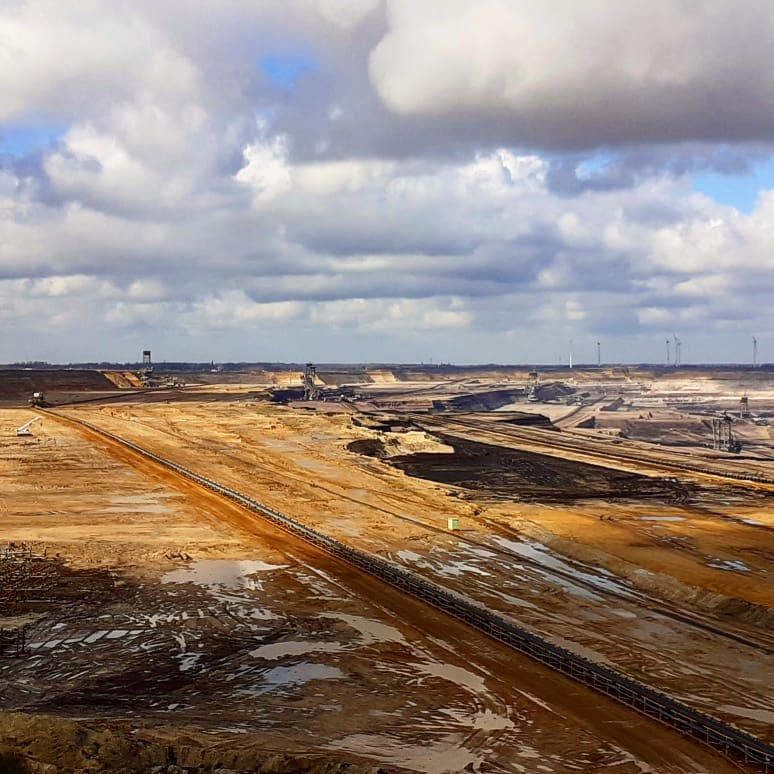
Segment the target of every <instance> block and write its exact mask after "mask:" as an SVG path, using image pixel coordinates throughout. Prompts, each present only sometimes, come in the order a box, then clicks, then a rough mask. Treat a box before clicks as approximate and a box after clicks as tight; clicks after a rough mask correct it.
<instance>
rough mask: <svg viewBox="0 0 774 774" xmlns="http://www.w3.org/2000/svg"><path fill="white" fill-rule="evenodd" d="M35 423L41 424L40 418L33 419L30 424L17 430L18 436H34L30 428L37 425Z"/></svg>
mask: <svg viewBox="0 0 774 774" xmlns="http://www.w3.org/2000/svg"><path fill="white" fill-rule="evenodd" d="M35 422H40V417H34V418H33V419H30V421H29V422H25V423H24V424H23V425H22V426H21V427H19V428H17V430H16V435H21V436H30V435H32V432H31V431H30V428H31V427H32V426H33V425H34V424H35Z"/></svg>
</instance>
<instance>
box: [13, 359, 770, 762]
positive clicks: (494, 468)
mask: <svg viewBox="0 0 774 774" xmlns="http://www.w3.org/2000/svg"><path fill="white" fill-rule="evenodd" d="M33 396H35V397H33ZM0 480H1V481H2V498H0V710H1V712H0V771H6V770H8V771H30V772H46V773H47V774H54V772H64V771H77V770H89V771H127V772H128V771H156V772H163V771H170V772H180V771H188V772H194V771H195V772H217V771H220V772H226V771H228V772H247V771H251V772H252V771H260V772H320V773H322V772H329V773H331V772H339V771H340V772H344V771H347V772H349V773H350V774H356V773H357V772H369V771H370V772H377V771H386V772H396V773H397V772H428V773H429V774H444V772H463V771H466V772H482V773H483V772H528V773H530V774H531V773H532V772H546V773H548V772H570V771H572V772H600V771H606V772H607V771H610V772H615V773H616V774H635V773H639V774H645V773H646V772H656V773H659V774H660V773H661V772H675V773H678V772H696V773H699V772H707V773H711V774H723V773H725V772H738V771H749V772H774V687H773V686H774V661H773V659H772V655H773V654H774V629H773V627H774V507H773V506H774V371H771V370H768V369H767V368H766V367H758V368H754V369H753V368H741V367H740V368H720V367H717V368H688V367H679V368H677V367H672V368H645V367H640V368H605V367H602V368H575V369H563V370H562V369H556V368H555V369H546V370H541V371H536V370H531V369H529V368H516V367H513V368H510V367H509V368H506V367H501V368H496V367H487V368H483V367H482V368H473V367H465V368H462V367H457V368H454V367H444V366H434V367H408V366H400V367H397V366H396V367H390V366H384V367H381V368H363V367H326V366H318V367H317V368H315V367H313V366H311V365H309V366H307V367H306V368H299V367H296V368H292V367H286V368H281V367H275V368H274V369H269V368H259V367H256V368H254V369H243V370H236V369H233V370H229V369H224V370H220V371H218V372H210V371H207V372H203V371H200V372H196V371H193V370H188V371H172V370H170V372H169V374H166V373H164V366H163V365H162V366H156V367H155V370H154V371H153V372H152V374H151V372H150V370H148V372H147V373H139V374H138V373H133V372H129V371H126V370H125V371H118V370H116V371H93V370H79V371H76V370H72V369H68V370H65V369H61V370H56V369H45V370H43V369H42V370H38V371H34V370H29V369H26V370H25V369H7V370H4V371H0ZM4 767H5V768H4ZM13 767H15V768H13Z"/></svg>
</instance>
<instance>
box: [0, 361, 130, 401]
mask: <svg viewBox="0 0 774 774" xmlns="http://www.w3.org/2000/svg"><path fill="white" fill-rule="evenodd" d="M116 389H117V388H116V385H115V383H114V382H112V381H111V380H110V379H108V377H107V376H105V374H103V373H102V372H100V371H90V370H80V369H51V370H48V369H44V368H41V369H26V368H19V369H15V368H9V369H3V370H0V401H1V402H8V403H23V404H25V405H26V404H27V402H28V401H29V399H30V398H31V397H32V393H33V392H43V393H47V394H49V395H51V394H56V393H81V392H112V391H115V390H116Z"/></svg>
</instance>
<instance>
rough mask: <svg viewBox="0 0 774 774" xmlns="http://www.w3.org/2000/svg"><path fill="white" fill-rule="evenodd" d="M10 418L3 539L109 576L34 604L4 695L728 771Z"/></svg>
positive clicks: (4, 676)
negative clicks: (108, 584) (106, 583)
mask: <svg viewBox="0 0 774 774" xmlns="http://www.w3.org/2000/svg"><path fill="white" fill-rule="evenodd" d="M84 413H86V412H84ZM22 415H24V416H22ZM25 417H26V412H2V413H0V427H2V429H3V444H2V447H0V448H2V454H0V475H1V476H2V481H3V488H4V492H6V497H5V498H4V500H3V519H2V522H1V523H0V540H2V541H4V542H5V541H16V542H19V541H22V540H25V541H28V542H29V543H30V544H31V545H32V546H33V547H34V548H35V549H37V550H42V549H44V548H47V549H48V550H49V553H53V552H61V553H63V554H65V555H68V556H71V557H73V560H74V561H73V564H74V566H75V567H76V568H87V567H94V566H95V565H99V566H102V567H107V568H110V569H111V570H112V571H113V575H114V577H115V578H116V589H115V590H114V591H113V592H112V593H110V594H109V595H102V596H100V595H96V596H89V595H88V593H87V591H88V590H87V589H84V596H83V599H82V601H81V602H80V603H78V604H64V605H61V606H58V607H55V608H51V609H48V610H44V611H43V612H42V613H40V612H38V613H36V614H34V615H32V616H31V621H32V625H31V628H30V630H29V653H30V655H29V656H27V657H24V658H22V659H19V660H16V659H4V660H2V661H0V700H2V706H3V708H4V709H5V710H14V709H15V710H21V711H24V712H25V713H31V714H45V715H49V716H51V715H55V716H63V717H68V716H77V717H79V718H87V719H89V718H90V719H92V720H95V719H101V720H102V721H103V722H104V723H105V724H106V725H108V726H111V727H114V728H127V729H131V728H135V729H136V728H140V729H142V730H143V733H145V734H152V733H153V730H152V729H153V728H158V729H162V728H163V729H164V730H163V733H164V735H166V736H167V737H169V735H170V734H173V733H174V729H175V728H178V729H180V728H182V727H184V728H185V729H186V733H187V734H194V735H195V734H197V733H206V734H207V736H208V738H210V739H215V738H220V739H223V738H226V739H227V738H234V735H235V734H237V735H239V736H238V738H239V739H240V742H239V745H240V746H247V745H249V744H256V743H260V744H261V745H262V746H263V747H264V748H266V749H269V750H280V751H289V752H294V753H300V752H303V753H317V754H323V755H328V756H331V757H336V756H345V757H347V758H349V759H353V760H362V761H366V762H368V761H370V762H379V763H382V764H388V765H389V766H390V767H391V768H393V769H395V770H400V769H404V770H414V771H429V772H439V773H440V772H443V771H460V770H462V769H464V768H465V767H466V766H472V767H474V768H475V767H480V766H481V765H483V764H486V766H488V767H489V768H490V770H496V771H533V770H541V771H566V770H568V769H572V770H580V771H599V770H600V769H603V768H604V769H606V770H607V769H608V768H609V769H610V770H613V771H619V772H637V771H643V770H646V769H647V767H650V768H651V769H652V770H656V771H665V772H668V771H674V772H678V771H680V772H682V771H695V772H699V771H725V770H732V769H731V768H730V766H728V765H726V764H725V762H724V761H723V760H722V759H719V758H717V757H716V756H714V755H713V754H711V753H709V752H707V751H705V750H703V749H701V748H699V747H698V746H696V745H694V744H692V743H689V742H686V741H684V740H682V739H680V737H679V736H677V735H676V734H674V733H672V732H670V731H668V730H665V729H662V728H661V727H659V726H658V725H656V724H654V723H652V722H650V721H647V720H645V719H642V718H640V717H638V716H636V715H635V714H633V713H630V712H628V711H626V710H622V709H621V708H619V707H618V706H616V705H614V704H612V703H611V702H609V701H607V700H605V699H603V698H601V697H598V696H596V695H594V694H593V693H591V692H589V691H586V690H584V689H582V688H580V687H578V686H574V685H573V684H571V683H568V682H567V681H565V680H564V679H562V678H560V677H558V676H556V675H554V674H553V673H551V672H549V671H547V670H544V669H542V668H540V667H538V666H536V665H535V664H533V663H532V662H530V661H527V660H524V659H521V658H519V657H517V656H514V654H513V653H512V652H510V651H508V650H506V649H503V648H502V647H501V646H499V645H497V644H495V643H492V642H490V641H489V640H487V639H486V638H484V637H483V636H480V635H478V634H477V633H475V632H473V631H471V630H469V629H467V628H466V627H464V626H462V625H461V624H458V623H456V622H454V621H451V620H449V619H447V618H446V617H445V616H443V615H440V614H438V613H435V612H434V611H432V610H431V609H428V608H426V607H424V606H423V605H420V604H418V603H415V602H413V601H411V600H409V599H406V598H405V597H404V596H403V595H401V594H398V593H397V592H394V591H391V590H390V589H388V588H385V587H384V586H383V585H382V584H380V583H378V582H376V581H373V580H371V579H369V578H367V577H364V576H361V575H360V574H358V573H356V572H354V571H352V570H350V569H349V568H346V567H344V566H341V565H339V564H338V563H335V562H332V561H331V560H329V559H328V558H326V557H324V556H321V555H316V554H315V553H314V552H313V551H311V550H310V549H309V548H308V547H307V546H305V545H300V544H297V543H295V542H294V541H292V540H291V539H290V538H288V537H287V536H284V535H282V534H280V533H275V532H274V531H273V530H271V529H269V528H267V527H265V526H264V525H262V524H261V523H260V522H257V521H256V520H255V519H253V518H251V517H249V516H248V515H247V514H246V513H245V512H243V511H242V510H241V509H239V508H236V507H234V506H231V505H230V504H228V503H226V502H224V501H222V500H221V499H220V498H217V497H215V496H213V495H210V494H209V493H206V492H204V491H202V490H200V489H198V488H196V487H193V486H191V485H189V484H187V483H185V482H182V481H181V480H180V479H179V478H178V477H176V476H174V475H171V474H169V473H167V472H165V471H163V470H160V469H158V468H157V467H156V466H154V465H151V464H147V463H143V462H142V461H140V460H138V459H137V458H136V457H135V456H134V455H131V454H129V453H128V452H124V451H123V450H121V449H119V448H118V447H115V446H114V445H110V444H105V443H104V442H101V441H98V440H96V439H95V438H94V437H91V436H87V435H84V434H82V433H79V432H77V431H74V430H73V429H72V428H70V427H65V426H63V425H59V424H57V423H54V422H52V421H51V420H49V419H44V422H43V427H42V428H41V429H38V430H37V431H36V435H35V437H34V439H21V438H20V439H16V438H13V437H9V436H10V429H11V428H13V427H15V426H16V425H17V424H20V423H19V422H18V420H19V419H20V418H21V419H24V418H25ZM180 446H181V447H185V444H180ZM186 456H189V457H198V460H199V462H203V461H204V460H203V457H202V449H201V448H198V449H197V448H195V447H188V451H187V454H186ZM192 461H193V460H191V459H189V460H188V462H189V463H191V462H192ZM221 463H222V464H225V466H228V461H227V460H221ZM192 466H193V465H192ZM243 483H244V481H243ZM180 557H182V558H183V560H181V559H180ZM187 557H190V561H189V560H188V559H187ZM158 733H161V731H159V732H158ZM54 747H55V745H54V743H53V741H52V748H54ZM38 755H39V756H43V757H45V751H42V752H41V751H39V752H38ZM51 762H52V763H56V761H55V760H52V761H51ZM536 767H539V768H536Z"/></svg>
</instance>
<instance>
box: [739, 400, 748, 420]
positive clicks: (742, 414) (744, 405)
mask: <svg viewBox="0 0 774 774" xmlns="http://www.w3.org/2000/svg"><path fill="white" fill-rule="evenodd" d="M749 416H750V399H749V398H748V397H747V396H746V395H742V397H741V398H740V399H739V419H748V418H749Z"/></svg>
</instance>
